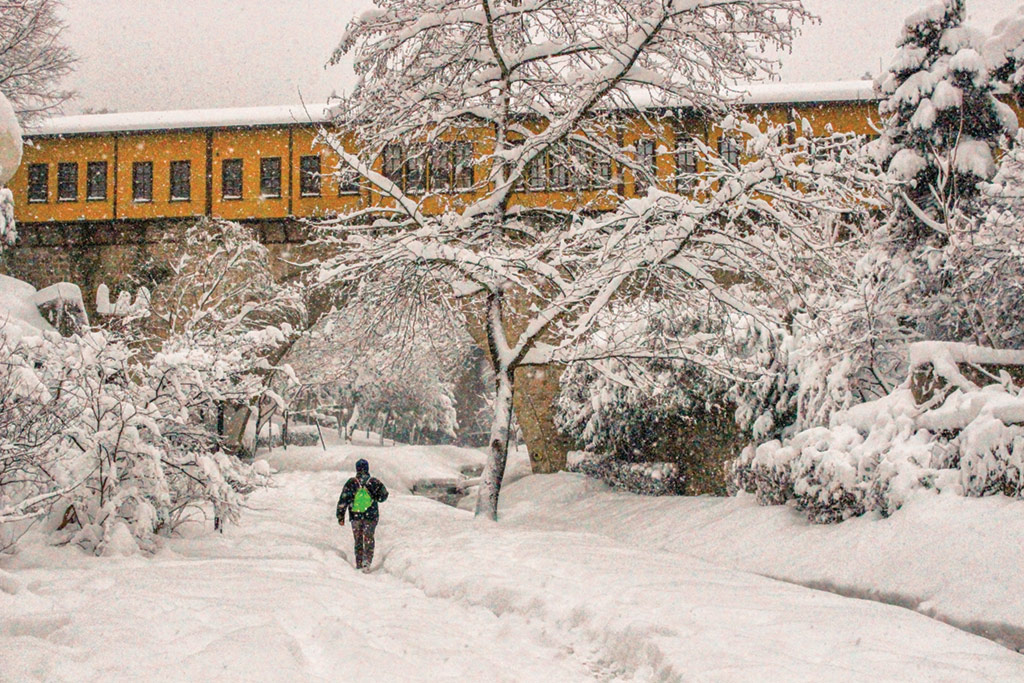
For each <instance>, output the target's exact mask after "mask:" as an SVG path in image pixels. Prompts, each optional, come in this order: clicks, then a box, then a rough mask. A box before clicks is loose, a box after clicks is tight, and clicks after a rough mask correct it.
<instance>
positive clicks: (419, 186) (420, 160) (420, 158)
mask: <svg viewBox="0 0 1024 683" xmlns="http://www.w3.org/2000/svg"><path fill="white" fill-rule="evenodd" d="M406 150H407V156H406V159H405V188H406V189H405V192H406V194H410V195H424V194H426V193H427V182H428V172H429V169H428V168H427V166H428V165H427V154H428V151H427V149H426V148H425V147H423V146H422V145H410V146H409V147H406Z"/></svg>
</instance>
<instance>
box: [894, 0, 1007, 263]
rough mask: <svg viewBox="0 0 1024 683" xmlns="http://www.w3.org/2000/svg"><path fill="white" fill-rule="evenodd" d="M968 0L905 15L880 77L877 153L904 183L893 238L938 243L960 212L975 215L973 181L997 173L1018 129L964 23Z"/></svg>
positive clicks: (981, 41) (980, 42) (979, 41)
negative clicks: (1003, 144) (1002, 148)
mask: <svg viewBox="0 0 1024 683" xmlns="http://www.w3.org/2000/svg"><path fill="white" fill-rule="evenodd" d="M964 13H965V0H942V2H934V3H932V4H929V5H928V6H927V7H925V8H924V9H922V10H920V11H918V12H915V13H914V14H912V15H910V16H909V17H908V18H907V19H906V22H905V23H904V27H903V34H902V36H901V38H900V40H899V43H898V44H897V48H898V49H897V52H896V56H895V57H894V59H893V61H892V63H891V64H890V65H889V69H888V71H887V72H886V73H885V74H884V75H883V76H882V77H881V78H880V86H881V90H882V93H883V95H884V96H885V99H884V100H883V101H882V103H881V105H880V106H879V113H880V114H881V115H882V117H883V125H884V130H883V133H882V137H881V139H880V140H879V141H877V142H876V143H874V153H875V154H876V155H877V157H878V159H879V161H880V162H882V163H883V164H884V166H885V168H886V169H887V171H888V172H889V175H890V176H891V178H892V179H893V180H895V181H897V182H900V183H903V184H904V187H903V189H902V190H901V192H900V198H901V202H900V213H899V216H898V220H899V224H898V227H897V229H896V232H895V235H896V237H897V238H898V239H899V240H901V241H906V242H909V243H910V244H916V243H917V242H918V241H919V240H920V239H922V238H932V239H933V240H935V241H936V242H938V243H942V242H944V241H945V240H947V239H948V236H949V233H950V231H951V230H953V229H955V225H954V224H955V222H956V221H957V220H958V214H959V213H961V212H966V213H968V214H976V213H977V207H976V202H975V200H976V198H977V196H978V187H977V186H978V183H979V182H980V181H985V180H990V179H991V178H992V176H993V175H994V173H995V159H994V153H995V151H996V149H997V148H998V146H999V144H1000V141H1001V140H1003V139H1005V138H1006V136H1008V135H1013V134H1014V133H1016V128H1017V120H1016V116H1015V115H1014V113H1013V111H1012V110H1011V109H1010V108H1009V107H1008V106H1007V105H1005V104H1003V103H1001V102H999V101H998V100H997V99H996V97H995V94H994V93H995V83H994V80H993V78H992V74H991V73H990V72H989V69H988V65H987V64H986V61H985V59H984V58H983V57H982V54H981V53H982V51H983V50H984V46H985V36H984V35H983V34H982V33H980V32H978V31H976V30H974V29H972V28H970V27H968V26H965V25H964V23H963V22H964Z"/></svg>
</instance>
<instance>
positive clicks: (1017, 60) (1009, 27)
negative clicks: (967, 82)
mask: <svg viewBox="0 0 1024 683" xmlns="http://www.w3.org/2000/svg"><path fill="white" fill-rule="evenodd" d="M985 57H986V59H987V60H988V64H989V68H990V69H991V70H992V75H993V76H994V77H995V78H996V79H997V80H999V82H1001V83H1005V84H1006V85H1007V86H1008V87H1009V88H1010V90H1011V91H1012V92H1013V94H1014V96H1015V97H1016V98H1017V102H1018V103H1024V5H1021V6H1020V7H1019V8H1018V9H1017V13H1016V14H1014V15H1013V16H1010V17H1007V18H1006V19H1003V20H1002V21H1000V22H999V23H998V24H996V27H995V30H994V31H993V33H992V37H991V38H990V39H989V41H988V42H987V43H986V44H985Z"/></svg>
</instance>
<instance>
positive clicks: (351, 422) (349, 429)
mask: <svg viewBox="0 0 1024 683" xmlns="http://www.w3.org/2000/svg"><path fill="white" fill-rule="evenodd" d="M357 422H359V403H358V402H355V403H353V404H352V415H351V416H350V417H349V418H348V424H346V425H345V442H346V443H348V442H350V441H352V437H353V436H355V433H356V423H357ZM339 424H340V423H339ZM366 433H367V435H369V433H370V430H369V429H367V430H366Z"/></svg>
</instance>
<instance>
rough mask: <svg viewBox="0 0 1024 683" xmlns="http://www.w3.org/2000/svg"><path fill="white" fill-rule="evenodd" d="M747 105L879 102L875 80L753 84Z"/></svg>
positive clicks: (745, 98)
mask: <svg viewBox="0 0 1024 683" xmlns="http://www.w3.org/2000/svg"><path fill="white" fill-rule="evenodd" d="M743 90H744V91H746V94H744V95H743V96H742V97H740V102H742V103H743V104H779V103H782V102H793V103H800V102H851V101H852V102H870V101H875V100H878V99H879V95H878V93H876V92H875V86H874V83H873V82H872V81H831V82H823V83H752V84H750V85H747V86H744V87H743Z"/></svg>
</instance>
